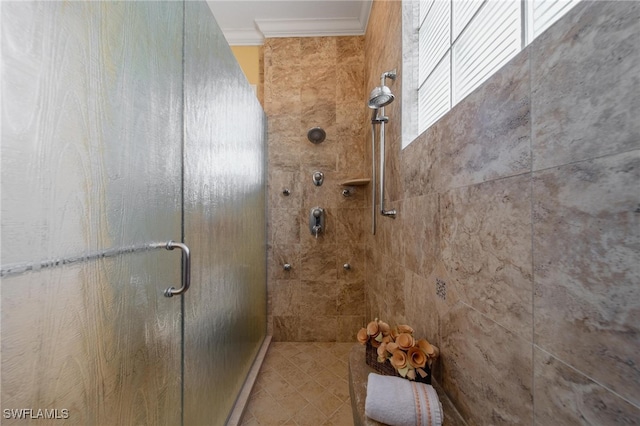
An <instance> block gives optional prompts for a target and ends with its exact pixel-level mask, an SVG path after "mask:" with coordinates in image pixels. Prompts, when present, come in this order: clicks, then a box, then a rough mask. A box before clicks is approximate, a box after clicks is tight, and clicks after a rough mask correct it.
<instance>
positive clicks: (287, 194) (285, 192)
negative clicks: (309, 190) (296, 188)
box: [282, 188, 291, 197]
mask: <svg viewBox="0 0 640 426" xmlns="http://www.w3.org/2000/svg"><path fill="white" fill-rule="evenodd" d="M282 195H284V196H285V197H288V196H289V195H291V191H289V188H285V189H283V190H282Z"/></svg>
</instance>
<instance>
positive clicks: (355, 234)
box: [336, 208, 368, 244]
mask: <svg viewBox="0 0 640 426" xmlns="http://www.w3.org/2000/svg"><path fill="white" fill-rule="evenodd" d="M367 213H368V211H366V210H365V209H362V208H357V209H350V208H339V209H337V210H336V227H337V229H336V231H337V233H338V235H340V237H341V240H342V241H344V242H352V243H353V244H357V243H359V242H360V241H362V240H363V239H364V232H365V229H364V226H363V222H362V218H363V217H364V216H365V215H366V214H367Z"/></svg>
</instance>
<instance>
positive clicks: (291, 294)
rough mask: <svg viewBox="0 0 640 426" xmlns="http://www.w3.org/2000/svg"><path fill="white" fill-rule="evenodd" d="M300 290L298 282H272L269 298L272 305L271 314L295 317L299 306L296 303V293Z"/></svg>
mask: <svg viewBox="0 0 640 426" xmlns="http://www.w3.org/2000/svg"><path fill="white" fill-rule="evenodd" d="M299 288H300V281H299V280H272V285H271V286H269V297H270V301H271V304H272V309H271V314H272V315H275V316H296V315H298V314H299V309H300V305H299V304H297V303H296V302H297V301H298V300H297V299H296V293H297V291H298V289H299Z"/></svg>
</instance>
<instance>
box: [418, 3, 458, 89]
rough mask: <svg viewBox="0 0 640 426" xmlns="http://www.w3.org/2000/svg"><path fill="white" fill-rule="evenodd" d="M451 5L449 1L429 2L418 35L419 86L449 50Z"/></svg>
mask: <svg viewBox="0 0 640 426" xmlns="http://www.w3.org/2000/svg"><path fill="white" fill-rule="evenodd" d="M450 28H451V4H450V3H449V1H442V0H441V1H437V0H436V1H435V2H431V7H430V9H429V13H428V14H427V15H426V17H425V19H424V21H423V22H422V25H421V26H420V33H419V46H420V52H419V55H420V56H419V58H418V59H419V62H420V72H419V77H418V78H419V80H420V84H421V85H422V83H424V81H425V80H426V79H427V77H428V76H429V74H431V72H432V71H433V70H434V68H435V67H436V65H438V64H439V63H440V61H441V60H442V57H443V56H444V55H445V53H447V52H448V51H449V49H450V48H451V36H450Z"/></svg>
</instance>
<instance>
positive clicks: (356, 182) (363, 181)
mask: <svg viewBox="0 0 640 426" xmlns="http://www.w3.org/2000/svg"><path fill="white" fill-rule="evenodd" d="M369 182H371V179H369V178H357V179H348V180H345V181H344V182H341V183H340V185H342V186H365V185H368V184H369Z"/></svg>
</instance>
